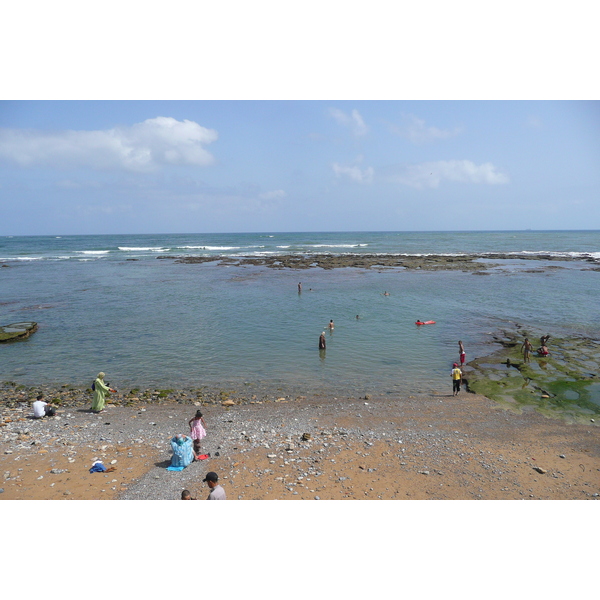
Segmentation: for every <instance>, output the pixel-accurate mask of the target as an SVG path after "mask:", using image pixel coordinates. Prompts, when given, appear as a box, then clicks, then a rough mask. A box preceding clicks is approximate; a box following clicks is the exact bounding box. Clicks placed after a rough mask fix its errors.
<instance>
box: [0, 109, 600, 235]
mask: <svg viewBox="0 0 600 600" xmlns="http://www.w3.org/2000/svg"><path fill="white" fill-rule="evenodd" d="M599 192H600V102H593V101H592V102H586V101H351V100H345V101H326V100H322V101H275V100H273V101H244V100H239V101H43V100H36V101H3V102H0V194H1V198H2V199H1V201H0V203H1V207H2V214H3V218H2V220H1V222H0V234H2V235H7V234H8V235H37V234H85V233H160V232H165V233H171V232H234V231H323V230H331V231H337V230H342V231H343V230H349V231H352V230H469V229H476V230H486V229H528V228H531V229H590V228H591V229H593V228H598V227H599V224H600V202H599V200H600V193H599Z"/></svg>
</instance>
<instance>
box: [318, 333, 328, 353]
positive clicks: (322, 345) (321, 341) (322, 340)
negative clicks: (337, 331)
mask: <svg viewBox="0 0 600 600" xmlns="http://www.w3.org/2000/svg"><path fill="white" fill-rule="evenodd" d="M326 346H327V342H326V341H325V332H323V333H322V334H321V335H320V336H319V350H325V347H326Z"/></svg>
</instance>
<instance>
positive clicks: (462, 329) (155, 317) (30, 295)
mask: <svg viewBox="0 0 600 600" xmlns="http://www.w3.org/2000/svg"><path fill="white" fill-rule="evenodd" d="M494 252H502V253H508V254H510V255H511V256H510V257H509V258H508V259H506V260H502V261H497V260H494V261H492V262H494V263H495V264H496V263H497V264H499V265H500V266H499V267H496V268H493V269H490V270H487V271H486V272H487V274H486V275H484V276H482V275H474V274H473V273H469V272H461V271H426V270H423V271H409V270H404V269H383V268H371V269H355V268H338V269H332V270H323V269H319V268H312V269H304V270H291V269H271V268H267V267H265V266H252V265H247V266H231V265H224V264H222V265H219V264H218V263H216V262H210V263H203V264H180V263H176V262H175V261H174V260H173V259H172V258H164V259H158V258H159V257H172V256H234V257H235V256H257V257H260V256H273V255H277V254H303V255H306V254H316V253H327V254H354V253H358V254H364V253H368V254H374V253H381V254H422V255H423V254H446V255H461V254H478V255H481V258H480V260H481V261H482V262H486V260H489V259H486V257H485V254H486V253H494ZM540 255H544V256H546V255H547V256H548V258H549V259H545V260H523V259H524V258H531V259H533V258H536V257H539V256H540ZM563 257H567V258H569V259H570V260H569V261H559V260H552V259H553V258H554V259H558V258H563ZM599 259H600V232H598V231H580V232H564V231H561V232H537V231H535V232H529V231H528V232H425V233H418V232H410V233H408V232H384V233H382V232H376V233H373V232H346V233H340V232H337V233H257V234H247V233H244V234H177V235H173V234H165V235H130V236H126V235H102V236H100V235H99V236H40V237H3V238H0V264H2V265H7V266H6V267H5V268H0V325H7V324H9V323H14V322H20V321H36V322H37V323H38V324H39V329H38V331H37V332H36V333H35V334H33V335H32V336H31V337H30V338H28V339H27V340H24V341H20V342H15V343H10V344H3V345H1V346H0V381H7V380H11V381H15V382H18V383H23V384H28V385H34V384H38V383H44V384H72V385H89V384H90V382H91V380H92V379H93V378H94V377H95V376H96V374H97V373H98V372H99V371H104V372H106V374H107V377H106V378H107V380H108V381H109V382H110V383H111V385H114V386H116V387H117V388H121V389H124V388H127V387H156V388H176V387H202V386H208V387H210V388H218V389H228V388H232V387H233V388H237V389H239V388H243V386H244V385H245V384H251V385H260V386H263V387H265V388H267V389H271V390H276V391H277V392H278V393H281V394H282V395H284V394H286V393H302V392H303V391H304V392H306V393H319V392H322V393H334V394H338V395H341V394H350V395H357V394H364V393H376V394H380V393H407V394H410V393H421V392H425V393H432V392H433V393H435V392H439V391H442V392H445V391H447V388H449V387H450V375H449V372H450V368H451V366H452V362H453V361H455V360H457V358H458V340H459V339H460V340H462V341H463V344H464V345H465V348H466V352H467V360H471V359H473V358H475V357H478V356H484V355H486V354H488V353H490V352H491V351H492V350H493V349H494V348H492V347H490V340H491V334H492V333H493V332H495V331H496V330H498V329H499V328H502V327H509V328H511V327H514V324H515V323H520V324H522V325H523V326H524V327H525V328H530V329H532V330H534V331H541V332H543V333H549V334H551V335H555V336H558V335H585V336H589V337H591V338H593V339H600V317H599V316H598V306H600V302H599V300H600V272H598V271H594V270H593V269H592V268H591V267H594V266H596V267H597V266H598V264H597V262H595V263H594V262H590V261H591V260H595V261H598V260H599ZM299 282H302V293H298V287H297V286H298V283H299ZM385 291H387V292H389V295H384V292H385ZM357 315H358V317H359V318H358V319H357V318H356V317H357ZM330 319H332V320H333V321H334V324H335V328H334V329H333V331H330V330H329V329H328V328H327V327H326V326H327V324H328V323H329V321H330ZM418 319H421V320H435V321H436V324H435V325H430V326H429V325H428V326H421V327H418V326H416V325H415V324H414V323H415V321H416V320H418ZM323 331H325V335H326V340H327V349H326V351H325V352H320V351H319V350H318V338H319V335H320V334H321V332H323Z"/></svg>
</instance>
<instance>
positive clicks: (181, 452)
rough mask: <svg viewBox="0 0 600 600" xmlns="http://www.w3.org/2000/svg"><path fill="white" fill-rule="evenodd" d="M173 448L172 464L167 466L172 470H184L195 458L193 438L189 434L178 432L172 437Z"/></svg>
mask: <svg viewBox="0 0 600 600" xmlns="http://www.w3.org/2000/svg"><path fill="white" fill-rule="evenodd" d="M171 449H172V450H173V456H172V457H171V465H170V466H169V467H167V469H168V470H170V471H182V470H183V469H185V467H187V466H188V465H189V464H191V463H192V461H193V460H194V452H193V450H192V439H191V438H189V437H188V436H187V435H183V434H181V433H178V434H177V435H174V436H173V437H172V438H171Z"/></svg>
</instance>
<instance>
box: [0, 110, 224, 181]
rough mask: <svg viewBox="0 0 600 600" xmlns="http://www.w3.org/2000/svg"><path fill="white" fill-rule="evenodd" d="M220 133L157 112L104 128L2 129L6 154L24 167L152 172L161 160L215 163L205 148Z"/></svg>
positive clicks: (1, 155)
mask: <svg viewBox="0 0 600 600" xmlns="http://www.w3.org/2000/svg"><path fill="white" fill-rule="evenodd" d="M217 138H218V134H217V132H216V131H214V130H213V129H206V128H205V127H202V126H201V125H198V123H195V122H194V121H188V120H184V121H177V120H176V119H173V118H171V117H156V118H155V119H147V120H146V121H143V122H142V123H136V124H135V125H132V126H131V127H115V128H114V129H107V130H104V131H60V132H49V131H35V130H21V129H0V159H5V160H9V161H14V162H16V163H18V164H19V165H21V166H26V167H27V166H48V167H59V168H73V167H90V168H93V169H124V170H128V171H150V170H153V169H156V168H157V167H158V166H160V165H167V164H170V165H197V166H207V165H210V164H212V163H213V161H214V158H213V156H212V155H211V154H210V153H209V152H208V151H207V150H206V149H205V148H204V146H205V145H207V144H210V143H211V142H214V141H215V140H216V139H217Z"/></svg>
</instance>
